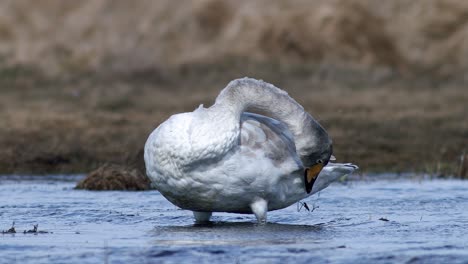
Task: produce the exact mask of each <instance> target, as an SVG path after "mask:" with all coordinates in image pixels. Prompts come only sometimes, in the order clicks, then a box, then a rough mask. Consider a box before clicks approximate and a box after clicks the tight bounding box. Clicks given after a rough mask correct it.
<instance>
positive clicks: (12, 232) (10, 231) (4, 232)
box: [2, 221, 16, 234]
mask: <svg viewBox="0 0 468 264" xmlns="http://www.w3.org/2000/svg"><path fill="white" fill-rule="evenodd" d="M14 233H16V229H15V221H13V223H12V224H11V227H10V229H8V230H7V231H2V234H14Z"/></svg>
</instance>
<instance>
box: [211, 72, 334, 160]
mask: <svg viewBox="0 0 468 264" xmlns="http://www.w3.org/2000/svg"><path fill="white" fill-rule="evenodd" d="M214 107H215V108H216V107H222V108H224V109H223V110H224V111H229V112H230V114H233V115H234V117H235V120H238V122H240V121H239V120H240V117H241V115H242V113H243V112H254V113H258V114H262V115H265V116H269V117H272V118H274V119H276V120H279V121H281V122H284V123H285V124H286V125H287V127H288V128H289V130H290V131H291V133H292V134H293V136H294V142H295V144H296V151H297V153H298V154H299V156H300V157H301V159H302V160H303V162H304V161H305V160H304V158H303V157H307V156H309V155H310V154H311V153H312V152H316V151H321V149H322V148H326V147H328V146H327V145H328V144H331V140H330V138H329V137H328V134H327V132H326V131H325V129H323V128H322V126H320V124H319V123H318V122H317V121H316V120H315V119H314V118H313V117H312V116H311V115H310V114H309V113H307V112H306V111H304V108H303V107H302V106H301V105H300V104H298V103H297V102H296V101H295V100H294V99H292V98H291V97H290V96H289V95H288V94H287V93H286V92H285V91H283V90H281V89H279V88H277V87H275V86H273V85H272V84H269V83H266V82H263V81H258V80H255V79H251V78H243V79H237V80H234V81H232V82H230V83H229V84H228V86H227V87H226V88H224V90H223V91H221V93H220V94H219V96H218V97H217V98H216V103H215V105H214ZM324 142H325V143H328V144H323V143H324ZM306 163H309V162H307V161H306ZM304 165H306V164H304Z"/></svg>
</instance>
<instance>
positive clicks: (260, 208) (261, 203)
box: [250, 198, 268, 224]
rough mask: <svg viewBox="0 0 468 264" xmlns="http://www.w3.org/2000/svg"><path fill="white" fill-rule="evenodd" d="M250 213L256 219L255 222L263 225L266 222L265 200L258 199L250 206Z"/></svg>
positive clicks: (266, 206) (266, 203)
mask: <svg viewBox="0 0 468 264" xmlns="http://www.w3.org/2000/svg"><path fill="white" fill-rule="evenodd" d="M250 208H251V209H252V212H253V213H254V214H255V217H257V221H258V223H260V224H264V223H266V221H267V211H268V202H267V201H266V200H265V199H262V198H258V199H256V200H255V201H254V202H253V203H251V204H250Z"/></svg>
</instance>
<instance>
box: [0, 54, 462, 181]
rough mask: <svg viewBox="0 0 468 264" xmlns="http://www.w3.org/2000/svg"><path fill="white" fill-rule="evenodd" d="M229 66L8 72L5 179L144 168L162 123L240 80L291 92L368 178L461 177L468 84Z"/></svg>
mask: <svg viewBox="0 0 468 264" xmlns="http://www.w3.org/2000/svg"><path fill="white" fill-rule="evenodd" d="M226 61H227V62H228V63H226V64H224V65H221V64H213V65H209V64H207V65H191V66H186V67H184V68H183V69H178V70H174V71H168V70H166V71H160V70H157V69H153V70H147V71H144V72H132V73H128V74H118V75H99V74H95V73H87V74H82V75H79V76H78V75H77V76H74V77H66V78H62V79H60V78H49V77H45V76H44V75H42V74H41V73H40V72H37V71H34V70H30V69H29V70H28V69H23V68H15V69H4V70H3V71H2V74H1V78H0V86H1V87H2V96H1V98H0V106H1V111H0V120H1V122H2V125H1V126H0V148H1V149H2V151H1V152H0V173H51V172H88V171H90V170H92V169H95V168H97V167H98V166H99V165H102V164H104V163H116V164H124V165H129V166H132V167H138V168H140V169H142V170H143V162H142V148H143V145H144V143H145V141H146V138H147V136H148V134H149V133H150V132H151V131H152V130H153V129H154V128H155V127H156V126H157V125H158V124H159V123H160V122H162V121H163V120H165V119H167V118H168V117H169V116H170V115H171V114H174V113H178V112H183V111H192V110H194V109H195V108H196V107H198V105H199V104H201V103H203V104H205V106H209V105H210V104H212V103H213V101H214V98H215V97H216V95H217V93H218V92H219V91H220V89H222V88H223V87H224V86H225V85H226V84H227V83H228V82H229V80H231V79H234V78H237V77H242V76H255V77H256V78H262V79H264V80H266V81H269V82H272V83H275V84H276V85H278V86H279V87H282V88H284V89H286V90H287V91H288V92H289V93H290V94H291V95H292V96H293V97H294V98H296V99H297V101H298V102H300V103H301V104H303V105H304V106H305V108H306V109H307V110H308V111H309V112H310V113H312V114H313V115H314V117H316V118H317V119H318V120H320V122H321V123H322V124H323V125H324V126H325V127H326V128H327V129H328V130H329V132H330V134H331V136H332V138H333V140H334V143H335V144H334V145H335V148H334V149H335V155H336V156H337V158H338V159H339V161H350V162H354V163H357V164H359V165H360V167H361V168H362V171H388V170H391V171H424V172H429V173H440V174H455V173H456V172H457V171H458V170H459V168H458V163H459V162H458V160H459V156H460V155H461V154H462V152H463V151H464V150H466V148H467V147H468V146H467V140H466V139H467V138H468V115H467V113H468V109H467V107H468V106H467V104H466V102H467V101H468V90H467V89H466V86H465V85H464V84H463V83H459V82H455V81H454V82H450V83H449V82H447V81H443V82H440V81H438V80H437V79H428V78H422V79H405V78H403V77H401V76H398V75H395V74H394V73H393V74H392V73H391V72H387V71H385V70H383V71H380V70H375V71H361V70H350V69H349V68H346V69H339V68H333V67H329V68H326V67H324V66H323V65H322V66H320V67H316V66H312V65H304V64H302V65H299V66H294V67H293V66H290V67H285V66H283V65H281V64H274V63H268V64H262V63H250V62H247V61H242V60H226Z"/></svg>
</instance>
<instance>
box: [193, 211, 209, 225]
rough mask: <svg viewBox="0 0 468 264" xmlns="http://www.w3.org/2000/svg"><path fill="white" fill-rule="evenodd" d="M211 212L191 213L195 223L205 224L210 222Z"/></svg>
mask: <svg viewBox="0 0 468 264" xmlns="http://www.w3.org/2000/svg"><path fill="white" fill-rule="evenodd" d="M212 214H213V213H212V212H197V211H193V217H195V222H196V223H206V222H209V221H210V218H211V215H212Z"/></svg>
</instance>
